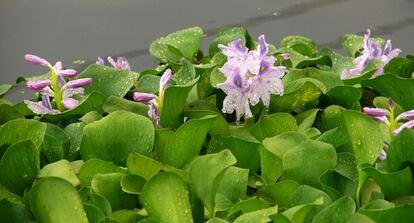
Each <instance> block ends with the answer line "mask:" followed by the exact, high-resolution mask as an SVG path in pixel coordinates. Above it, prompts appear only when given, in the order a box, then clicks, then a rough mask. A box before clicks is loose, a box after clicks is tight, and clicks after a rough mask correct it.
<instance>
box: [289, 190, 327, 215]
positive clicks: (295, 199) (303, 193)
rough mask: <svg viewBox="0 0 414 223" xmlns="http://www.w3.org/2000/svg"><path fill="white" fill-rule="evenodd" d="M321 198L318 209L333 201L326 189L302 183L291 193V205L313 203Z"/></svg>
mask: <svg viewBox="0 0 414 223" xmlns="http://www.w3.org/2000/svg"><path fill="white" fill-rule="evenodd" d="M320 198H322V199H321V202H320V204H319V205H321V207H318V209H322V208H324V207H326V206H328V205H329V204H331V203H332V199H331V198H330V197H329V195H328V194H326V193H325V192H324V191H321V190H318V189H316V188H313V187H311V186H308V185H301V186H299V187H298V188H296V190H295V191H294V192H293V193H292V194H291V195H290V198H289V207H295V206H298V205H303V204H311V203H313V202H314V201H315V200H317V199H320Z"/></svg>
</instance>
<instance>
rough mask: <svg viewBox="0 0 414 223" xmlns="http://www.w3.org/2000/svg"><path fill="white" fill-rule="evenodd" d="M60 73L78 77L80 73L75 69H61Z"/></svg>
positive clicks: (65, 75) (64, 75)
mask: <svg viewBox="0 0 414 223" xmlns="http://www.w3.org/2000/svg"><path fill="white" fill-rule="evenodd" d="M58 73H59V74H60V75H62V76H63V77H76V76H77V75H78V72H77V71H76V70H74V69H66V70H60V71H59V72H58Z"/></svg>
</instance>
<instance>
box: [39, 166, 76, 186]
mask: <svg viewBox="0 0 414 223" xmlns="http://www.w3.org/2000/svg"><path fill="white" fill-rule="evenodd" d="M45 177H57V178H61V179H64V180H66V181H68V182H69V183H71V184H72V185H73V186H74V187H77V186H78V185H79V184H80V181H79V179H78V177H77V176H76V174H75V171H74V170H73V168H72V166H71V165H70V163H69V161H67V160H60V161H57V162H54V163H50V164H48V165H46V166H44V167H43V168H42V169H41V170H40V172H39V174H38V178H45Z"/></svg>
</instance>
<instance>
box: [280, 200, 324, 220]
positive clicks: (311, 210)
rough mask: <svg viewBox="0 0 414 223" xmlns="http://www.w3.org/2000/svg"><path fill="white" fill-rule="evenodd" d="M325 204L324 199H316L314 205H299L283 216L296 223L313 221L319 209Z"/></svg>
mask: <svg viewBox="0 0 414 223" xmlns="http://www.w3.org/2000/svg"><path fill="white" fill-rule="evenodd" d="M322 203H323V198H322V197H320V198H318V199H316V200H315V201H314V202H313V203H310V204H304V205H298V206H295V207H292V208H290V209H288V210H286V211H284V212H283V215H284V216H286V217H287V218H289V220H291V221H292V222H294V223H305V222H308V221H310V219H312V218H313V217H314V216H315V214H316V211H317V207H318V206H319V205H321V204H322Z"/></svg>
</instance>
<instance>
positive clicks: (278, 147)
mask: <svg viewBox="0 0 414 223" xmlns="http://www.w3.org/2000/svg"><path fill="white" fill-rule="evenodd" d="M306 139H307V138H306V136H304V135H303V134H301V133H298V132H286V133H283V134H280V135H277V136H274V137H271V138H266V139H265V140H263V142H262V144H263V146H264V147H265V148H266V149H267V150H268V151H270V152H271V153H273V154H275V155H276V156H278V157H279V158H280V159H282V158H283V156H284V155H285V153H286V152H288V151H289V150H291V149H293V148H295V147H296V146H297V145H299V144H301V143H302V142H304V141H305V140H306Z"/></svg>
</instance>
